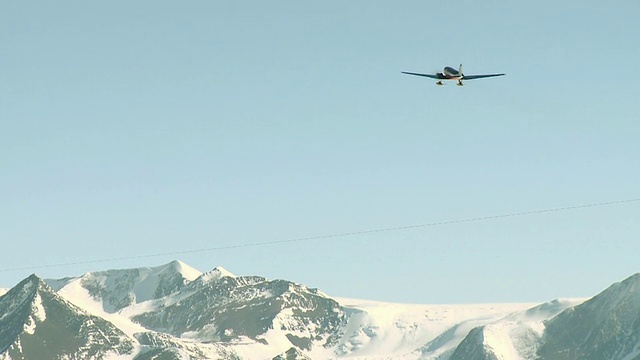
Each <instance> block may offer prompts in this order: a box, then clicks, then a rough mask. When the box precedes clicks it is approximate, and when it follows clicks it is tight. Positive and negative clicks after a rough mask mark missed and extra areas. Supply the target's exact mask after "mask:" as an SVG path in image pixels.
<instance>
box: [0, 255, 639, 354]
mask: <svg viewBox="0 0 640 360" xmlns="http://www.w3.org/2000/svg"><path fill="white" fill-rule="evenodd" d="M9 359H12V360H18V359H25V360H26V359H38V360H43V359H44V360H46V359H119V360H125V359H135V360H146V359H149V360H151V359H154V360H162V359H168V360H173V359H176V360H177V359H233V360H236V359H238V360H239V359H305V360H308V359H408V360H427V359H429V360H476V359H478V360H480V359H486V360H499V359H505V360H506V359H514V360H515V359H522V360H534V359H535V360H547V359H548V360H564V359H586V360H590V359H594V360H595V359H599V360H601V359H611V360H640V274H637V275H633V276H631V277H629V278H627V279H626V280H624V281H622V282H620V283H616V284H613V285H611V286H610V287H609V288H607V289H605V290H604V291H602V292H601V293H599V294H597V295H596V296H594V297H593V298H591V299H556V300H552V301H549V302H547V303H543V304H532V303H516V304H478V305H409V304H394V303H383V302H375V301H367V300H355V299H345V298H335V297H331V296H328V295H327V294H324V293H322V292H321V291H319V290H318V289H312V288H308V287H306V286H304V285H302V284H297V283H294V282H290V281H286V280H270V279H266V278H264V277H261V276H235V275H233V274H232V273H230V272H229V271H227V270H225V269H224V268H221V267H216V268H214V269H213V270H211V271H209V272H205V273H202V272H200V271H198V270H196V269H193V268H192V267H190V266H188V265H186V264H184V263H183V262H180V261H173V262H171V263H168V264H165V265H162V266H158V267H152V268H135V269H120V270H107V271H97V272H89V273H86V274H84V275H82V276H79V277H68V278H63V279H46V280H45V279H42V278H40V277H38V276H37V275H35V274H34V275H31V276H29V277H27V278H26V279H24V280H23V281H21V282H20V283H19V284H17V285H16V286H14V287H13V288H11V289H4V290H3V289H0V360H9Z"/></svg>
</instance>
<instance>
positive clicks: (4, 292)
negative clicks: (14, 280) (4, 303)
mask: <svg viewBox="0 0 640 360" xmlns="http://www.w3.org/2000/svg"><path fill="white" fill-rule="evenodd" d="M7 292H9V289H5V288H0V296H2V295H4V294H6V293H7Z"/></svg>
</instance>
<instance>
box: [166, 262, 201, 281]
mask: <svg viewBox="0 0 640 360" xmlns="http://www.w3.org/2000/svg"><path fill="white" fill-rule="evenodd" d="M168 265H170V266H171V267H172V268H173V269H174V270H175V271H177V272H178V273H180V274H182V277H184V278H185V279H187V280H189V281H193V280H195V279H197V278H198V276H200V275H202V272H200V271H198V270H196V269H194V268H192V267H191V266H189V265H187V264H185V263H183V262H182V261H180V260H173V261H172V262H170V263H169V264H168Z"/></svg>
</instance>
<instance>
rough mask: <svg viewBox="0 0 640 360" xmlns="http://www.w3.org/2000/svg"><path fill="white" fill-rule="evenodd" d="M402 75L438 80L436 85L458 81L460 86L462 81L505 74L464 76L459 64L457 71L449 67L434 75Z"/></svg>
mask: <svg viewBox="0 0 640 360" xmlns="http://www.w3.org/2000/svg"><path fill="white" fill-rule="evenodd" d="M402 73H403V74H407V75H417V76H424V77H428V78H432V79H436V80H438V81H437V82H436V85H444V84H443V83H442V80H458V84H457V85H458V86H462V80H463V79H464V80H473V79H482V78H488V77H494V76H502V75H505V74H487V75H465V74H463V73H462V64H460V67H459V68H458V70H456V69H454V68H452V67H450V66H446V67H445V68H444V69H443V70H442V72H439V73H435V74H418V73H412V72H405V71H402Z"/></svg>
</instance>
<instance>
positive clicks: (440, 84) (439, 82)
mask: <svg viewBox="0 0 640 360" xmlns="http://www.w3.org/2000/svg"><path fill="white" fill-rule="evenodd" d="M436 85H438V86H442V85H444V84H443V83H442V81H438V82H436Z"/></svg>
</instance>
